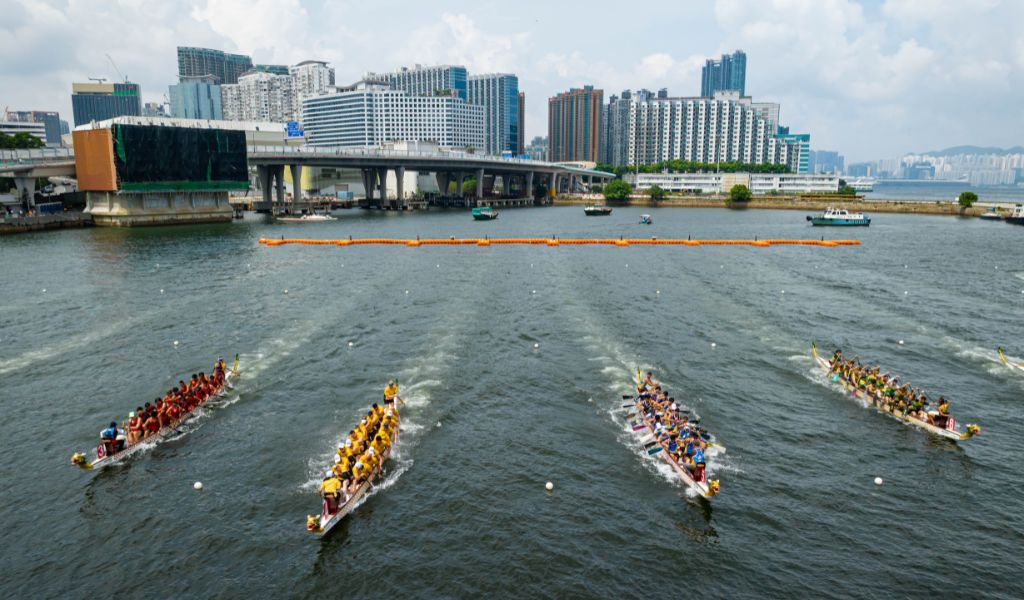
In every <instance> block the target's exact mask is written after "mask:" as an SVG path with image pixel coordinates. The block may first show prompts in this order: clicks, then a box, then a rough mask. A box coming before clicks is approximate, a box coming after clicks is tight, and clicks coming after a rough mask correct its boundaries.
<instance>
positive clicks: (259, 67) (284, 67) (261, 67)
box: [252, 65, 288, 75]
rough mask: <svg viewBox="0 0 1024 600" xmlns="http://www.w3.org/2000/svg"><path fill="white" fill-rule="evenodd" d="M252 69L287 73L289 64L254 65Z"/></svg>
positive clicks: (278, 73) (275, 73) (272, 73)
mask: <svg viewBox="0 0 1024 600" xmlns="http://www.w3.org/2000/svg"><path fill="white" fill-rule="evenodd" d="M252 70H253V71H260V72H262V73H270V74H271V75H287V74H288V65H253V66H252Z"/></svg>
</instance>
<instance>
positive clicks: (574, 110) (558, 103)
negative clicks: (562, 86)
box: [548, 85, 604, 162]
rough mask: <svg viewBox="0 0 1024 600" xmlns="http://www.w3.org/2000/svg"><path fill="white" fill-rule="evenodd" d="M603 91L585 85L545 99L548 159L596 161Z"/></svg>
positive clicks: (597, 157) (599, 137)
mask: <svg viewBox="0 0 1024 600" xmlns="http://www.w3.org/2000/svg"><path fill="white" fill-rule="evenodd" d="M603 104H604V91H603V90H595V89H594V86H592V85H587V86H584V87H583V88H582V89H578V88H573V89H571V90H569V91H568V92H562V93H560V94H558V95H557V96H555V97H554V98H548V160H550V161H552V162H571V161H572V162H575V161H589V162H598V161H599V159H600V155H601V151H600V148H601V129H602V122H601V112H602V111H601V108H602V106H603Z"/></svg>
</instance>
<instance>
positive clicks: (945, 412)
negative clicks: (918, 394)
mask: <svg viewBox="0 0 1024 600" xmlns="http://www.w3.org/2000/svg"><path fill="white" fill-rule="evenodd" d="M932 418H933V423H932V424H933V425H935V426H936V427H945V426H946V424H947V423H949V400H946V397H945V396H939V412H938V414H933V415H932Z"/></svg>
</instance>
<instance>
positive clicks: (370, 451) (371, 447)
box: [368, 446, 376, 455]
mask: <svg viewBox="0 0 1024 600" xmlns="http://www.w3.org/2000/svg"><path fill="white" fill-rule="evenodd" d="M368 452H369V454H371V455H372V454H376V452H374V451H373V446H370V449H369V450H368Z"/></svg>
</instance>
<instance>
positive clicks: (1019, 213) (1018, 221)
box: [1006, 204, 1024, 225]
mask: <svg viewBox="0 0 1024 600" xmlns="http://www.w3.org/2000/svg"><path fill="white" fill-rule="evenodd" d="M1006 222H1007V223H1012V224H1014V225H1024V206H1022V205H1020V204H1018V205H1017V206H1014V207H1013V212H1012V213H1010V216H1008V217H1006Z"/></svg>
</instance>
